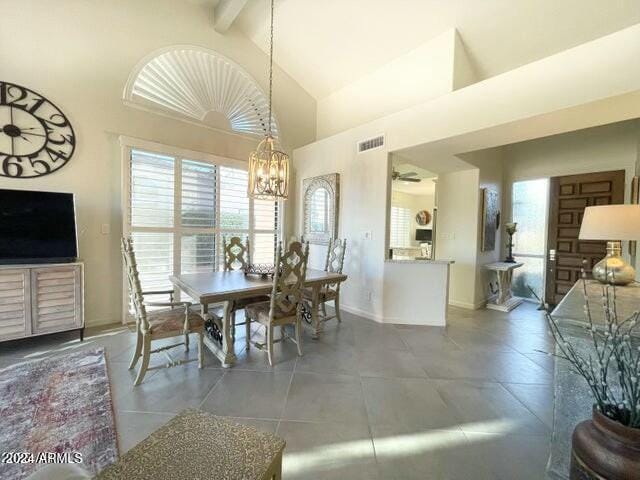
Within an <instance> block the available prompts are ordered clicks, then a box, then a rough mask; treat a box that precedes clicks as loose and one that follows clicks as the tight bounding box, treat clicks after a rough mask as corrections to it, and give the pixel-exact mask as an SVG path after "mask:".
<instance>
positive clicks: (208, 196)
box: [181, 160, 216, 228]
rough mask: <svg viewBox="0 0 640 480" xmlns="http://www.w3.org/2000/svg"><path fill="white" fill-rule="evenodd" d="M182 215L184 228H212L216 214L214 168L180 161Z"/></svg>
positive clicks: (204, 164) (198, 163)
mask: <svg viewBox="0 0 640 480" xmlns="http://www.w3.org/2000/svg"><path fill="white" fill-rule="evenodd" d="M181 192H182V202H181V203H182V205H181V207H182V215H181V223H182V226H184V227H202V228H206V227H209V228H213V227H214V226H215V216H216V215H215V214H216V167H215V165H210V164H208V163H203V162H194V161H191V160H183V161H182V186H181Z"/></svg>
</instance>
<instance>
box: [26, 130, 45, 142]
mask: <svg viewBox="0 0 640 480" xmlns="http://www.w3.org/2000/svg"><path fill="white" fill-rule="evenodd" d="M21 133H22V135H31V136H32V137H46V135H42V134H40V133H31V132H25V131H24V130H22V131H21ZM22 135H21V136H22ZM22 138H24V137H22ZM24 139H25V140H26V138H24Z"/></svg>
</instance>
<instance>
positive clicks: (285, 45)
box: [191, 0, 640, 99]
mask: <svg viewBox="0 0 640 480" xmlns="http://www.w3.org/2000/svg"><path fill="white" fill-rule="evenodd" d="M191 1H198V2H202V3H206V2H207V1H208V0H191ZM229 1H231V2H240V3H243V4H244V6H243V8H242V9H241V11H239V13H237V18H234V20H235V23H234V24H233V26H232V28H234V29H239V30H240V31H242V32H243V33H244V34H245V35H246V36H247V37H249V38H250V39H251V40H253V41H254V42H255V43H256V44H257V45H258V46H259V47H260V48H262V49H263V50H265V51H268V36H267V34H268V3H269V0H248V1H247V0H226V1H225V0H210V2H211V4H212V6H216V5H218V4H222V3H223V2H224V3H226V2H229ZM232 10H233V9H232ZM232 13H234V12H232ZM225 15H227V16H229V7H227V11H226V13H225ZM225 21H226V22H228V19H227V20H225ZM639 22H640V0H393V1H392V0H277V1H276V32H275V34H276V46H275V62H276V63H277V64H278V65H279V66H280V67H282V68H283V69H284V70H285V71H287V72H288V73H289V74H290V75H291V76H292V77H293V78H294V79H295V80H296V81H297V82H298V83H299V84H300V85H301V86H302V87H304V88H305V89H306V90H307V91H308V92H309V93H310V94H311V95H312V96H314V97H315V98H316V99H320V98H324V97H326V96H327V95H329V94H331V93H333V92H335V91H336V90H339V89H340V88H342V87H344V86H345V85H347V84H349V83H351V82H353V81H354V80H356V79H358V78H360V77H361V76H363V75H365V74H367V73H369V72H371V71H373V70H375V69H376V68H378V67H380V66H382V65H384V64H385V63H387V62H389V61H391V60H393V59H394V58H396V57H398V56H400V55H402V54H404V53H407V52H409V51H411V50H413V49H414V48H416V47H418V46H419V45H421V44H423V43H425V42H427V41H429V40H430V39H432V38H434V37H436V36H437V35H439V34H441V33H443V32H444V31H446V30H448V29H450V28H452V27H455V28H456V29H457V30H458V33H459V34H460V36H461V38H462V40H463V42H464V44H465V47H466V50H467V53H468V55H469V56H470V59H471V62H472V63H473V66H474V68H475V69H476V73H477V75H478V76H479V77H480V78H488V77H492V76H494V75H498V74H500V73H503V72H506V71H508V70H512V69H514V68H517V67H519V66H521V65H524V64H526V63H530V62H532V61H535V60H538V59H541V58H544V57H547V56H549V55H552V54H554V53H558V52H560V51H563V50H566V49H568V48H571V47H574V46H577V45H579V44H582V43H585V42H588V41H590V40H594V39H596V38H599V37H601V36H604V35H607V34H609V33H613V32H615V31H617V30H620V29H622V28H625V27H627V26H630V25H633V24H636V23H639Z"/></svg>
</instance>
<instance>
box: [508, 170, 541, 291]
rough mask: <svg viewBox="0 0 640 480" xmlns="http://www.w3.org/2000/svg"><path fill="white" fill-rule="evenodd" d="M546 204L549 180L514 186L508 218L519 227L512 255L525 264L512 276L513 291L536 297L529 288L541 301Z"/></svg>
mask: <svg viewBox="0 0 640 480" xmlns="http://www.w3.org/2000/svg"><path fill="white" fill-rule="evenodd" d="M548 203H549V180H548V179H546V178H542V179H538V180H525V181H521V182H514V183H513V189H512V196H511V218H512V221H514V222H517V224H518V227H517V232H516V233H515V235H514V236H513V243H514V246H513V256H514V257H515V259H516V261H517V262H520V263H524V265H523V266H522V267H520V268H517V269H516V270H514V273H513V283H512V289H513V294H514V295H515V296H517V297H523V298H532V299H533V298H535V297H534V296H533V294H532V293H531V290H530V289H529V287H530V288H531V289H532V290H533V291H534V292H535V293H536V295H538V297H540V298H544V274H545V252H546V239H547V212H548Z"/></svg>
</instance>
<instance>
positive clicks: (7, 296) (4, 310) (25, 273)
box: [0, 268, 31, 340]
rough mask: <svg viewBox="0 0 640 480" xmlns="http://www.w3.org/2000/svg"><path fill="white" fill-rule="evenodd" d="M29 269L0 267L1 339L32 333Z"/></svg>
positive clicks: (20, 336) (25, 335)
mask: <svg viewBox="0 0 640 480" xmlns="http://www.w3.org/2000/svg"><path fill="white" fill-rule="evenodd" d="M29 289H30V279H29V269H27V268H16V269H11V268H10V269H4V268H2V269H0V340H11V339H13V338H22V337H27V336H29V335H30V334H31V304H30V299H31V296H30V294H29Z"/></svg>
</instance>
